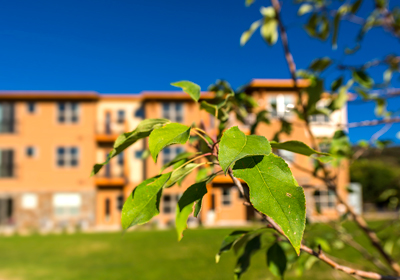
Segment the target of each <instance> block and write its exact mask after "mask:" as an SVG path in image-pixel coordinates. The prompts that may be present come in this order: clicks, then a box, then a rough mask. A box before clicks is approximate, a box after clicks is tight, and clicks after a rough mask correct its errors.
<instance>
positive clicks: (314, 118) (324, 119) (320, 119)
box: [308, 114, 330, 124]
mask: <svg viewBox="0 0 400 280" xmlns="http://www.w3.org/2000/svg"><path fill="white" fill-rule="evenodd" d="M308 119H309V121H310V123H313V124H324V123H329V122H330V119H329V116H327V115H324V114H317V115H311V116H309V117H308Z"/></svg>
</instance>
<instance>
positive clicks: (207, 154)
mask: <svg viewBox="0 0 400 280" xmlns="http://www.w3.org/2000/svg"><path fill="white" fill-rule="evenodd" d="M212 155H213V154H212V153H205V154H202V155H200V156H198V157H195V158H192V159H191V160H189V161H187V162H185V163H184V164H182V165H181V166H179V167H178V168H177V169H175V171H177V170H179V169H181V168H182V167H184V166H185V165H186V164H188V163H191V162H193V161H195V160H196V159H199V158H203V157H207V156H212ZM207 163H209V162H207Z"/></svg>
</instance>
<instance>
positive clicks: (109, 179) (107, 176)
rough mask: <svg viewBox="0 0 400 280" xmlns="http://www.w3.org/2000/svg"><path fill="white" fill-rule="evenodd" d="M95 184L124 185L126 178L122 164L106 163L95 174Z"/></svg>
mask: <svg viewBox="0 0 400 280" xmlns="http://www.w3.org/2000/svg"><path fill="white" fill-rule="evenodd" d="M95 180H96V184H97V185H103V186H118V185H125V184H126V183H127V178H126V176H125V174H124V167H123V166H122V165H114V166H113V165H110V164H108V165H106V166H104V167H103V168H102V169H101V170H100V172H99V173H97V174H96V178H95Z"/></svg>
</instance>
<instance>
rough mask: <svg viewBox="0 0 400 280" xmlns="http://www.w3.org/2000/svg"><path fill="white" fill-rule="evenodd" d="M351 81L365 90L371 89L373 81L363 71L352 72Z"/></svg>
mask: <svg viewBox="0 0 400 280" xmlns="http://www.w3.org/2000/svg"><path fill="white" fill-rule="evenodd" d="M353 79H354V81H356V82H357V83H359V84H360V85H361V86H363V87H365V88H371V87H372V86H373V85H374V80H373V79H372V78H371V77H370V76H369V75H368V74H367V73H366V72H365V71H363V70H356V71H353Z"/></svg>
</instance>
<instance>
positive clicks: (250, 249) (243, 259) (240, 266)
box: [234, 235, 261, 279]
mask: <svg viewBox="0 0 400 280" xmlns="http://www.w3.org/2000/svg"><path fill="white" fill-rule="evenodd" d="M260 249H261V236H260V235H256V236H255V237H254V238H253V239H251V240H250V241H249V242H247V244H246V246H245V248H244V252H243V254H242V255H241V256H240V257H239V259H238V260H237V262H236V267H235V270H234V273H235V279H239V278H240V276H241V275H242V274H243V273H244V272H246V271H247V269H248V268H249V266H250V259H251V257H252V256H253V255H254V253H256V252H257V251H258V250H260Z"/></svg>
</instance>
